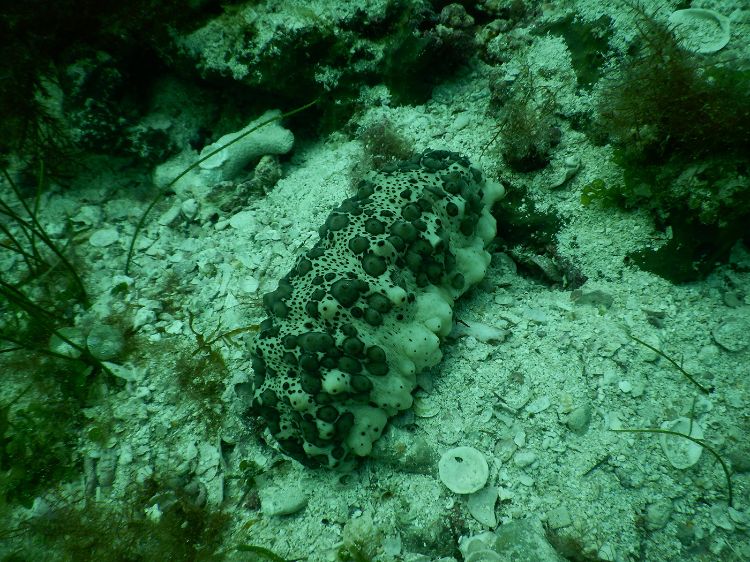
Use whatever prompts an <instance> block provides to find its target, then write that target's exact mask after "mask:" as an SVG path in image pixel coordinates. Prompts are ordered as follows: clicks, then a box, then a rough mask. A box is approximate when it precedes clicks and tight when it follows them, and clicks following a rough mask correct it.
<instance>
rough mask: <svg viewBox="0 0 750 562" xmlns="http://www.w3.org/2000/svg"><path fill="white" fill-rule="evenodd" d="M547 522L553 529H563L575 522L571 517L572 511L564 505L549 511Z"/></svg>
mask: <svg viewBox="0 0 750 562" xmlns="http://www.w3.org/2000/svg"><path fill="white" fill-rule="evenodd" d="M547 523H549V526H550V527H552V528H553V529H562V528H563V527H567V526H568V525H570V524H572V523H573V520H572V519H571V518H570V512H569V511H568V508H567V507H565V506H564V505H561V506H560V507H556V508H555V509H552V510H550V511H549V512H548V513H547Z"/></svg>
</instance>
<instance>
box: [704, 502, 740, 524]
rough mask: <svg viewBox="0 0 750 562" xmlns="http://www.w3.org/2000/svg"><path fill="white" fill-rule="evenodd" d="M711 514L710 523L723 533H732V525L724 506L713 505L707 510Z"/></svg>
mask: <svg viewBox="0 0 750 562" xmlns="http://www.w3.org/2000/svg"><path fill="white" fill-rule="evenodd" d="M709 513H710V514H711V522H712V523H713V524H714V525H716V526H717V527H719V528H720V529H724V530H725V531H734V523H732V520H731V519H730V518H729V511H727V507H726V506H724V505H718V504H717V505H713V506H711V509H710V510H709Z"/></svg>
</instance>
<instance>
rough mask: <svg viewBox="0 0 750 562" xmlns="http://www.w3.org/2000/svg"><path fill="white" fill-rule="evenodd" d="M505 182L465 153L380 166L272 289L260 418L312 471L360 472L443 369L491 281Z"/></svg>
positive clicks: (259, 345) (262, 334)
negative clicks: (424, 373) (359, 463)
mask: <svg viewBox="0 0 750 562" xmlns="http://www.w3.org/2000/svg"><path fill="white" fill-rule="evenodd" d="M503 194H504V190H503V188H502V186H501V185H500V184H499V183H496V182H492V181H487V180H485V179H484V178H483V176H482V173H481V172H480V171H479V170H478V169H476V168H474V167H472V166H471V164H470V163H469V161H468V160H467V159H466V158H465V157H463V156H461V155H459V154H456V153H453V152H448V151H442V150H427V151H425V152H424V153H422V154H421V155H419V156H416V157H414V158H413V159H411V160H408V161H404V162H400V163H398V164H394V165H393V166H391V167H389V168H386V169H382V170H379V171H374V172H371V173H370V174H369V175H368V176H367V177H366V178H365V179H364V180H362V181H361V182H360V184H359V186H358V189H357V194H356V195H355V196H354V197H351V198H349V199H347V200H345V201H344V202H343V203H341V205H339V206H338V207H337V208H336V209H334V210H333V212H331V214H330V215H329V216H328V218H327V219H326V221H325V224H323V225H322V226H321V227H320V229H319V233H320V240H319V241H318V242H317V243H316V244H315V245H314V246H313V247H312V248H311V249H310V250H309V251H308V252H307V253H306V254H304V255H302V256H300V257H299V259H298V260H297V262H296V264H295V265H294V267H293V268H292V270H291V271H290V272H289V273H288V274H287V275H286V276H285V277H283V278H282V279H281V280H280V281H279V284H278V288H277V289H276V290H275V291H273V292H271V293H268V294H266V295H265V296H264V299H263V302H264V306H265V309H266V311H267V313H268V315H269V317H268V318H267V319H266V320H265V321H264V322H263V323H262V324H261V327H260V331H259V333H258V336H257V338H256V340H255V342H254V343H253V346H252V351H251V359H252V366H253V371H254V372H253V376H252V381H253V385H252V387H253V389H252V396H253V399H252V405H251V413H252V414H254V415H257V416H260V417H262V418H263V420H264V421H265V423H266V425H267V427H268V429H269V430H270V432H271V434H272V435H273V436H274V437H275V439H276V440H277V441H278V443H279V445H280V447H281V448H282V449H283V450H284V451H285V452H286V453H287V454H288V455H289V456H291V457H293V458H295V459H297V460H298V461H300V462H301V463H303V464H304V465H306V466H309V467H320V466H327V467H338V468H344V469H346V468H350V467H351V466H352V465H353V464H354V461H355V460H356V459H357V458H360V457H364V456H366V455H368V454H369V453H370V451H371V450H372V445H373V443H374V442H375V441H376V440H377V439H378V438H379V437H380V435H381V434H382V432H383V430H384V429H385V426H386V424H387V421H388V418H389V417H392V416H394V415H396V414H397V413H398V412H399V411H402V410H405V409H407V408H410V407H411V405H412V395H411V393H412V391H413V390H414V388H415V386H416V377H417V373H419V372H420V371H421V370H423V369H426V368H429V367H432V366H434V365H436V364H437V363H438V362H439V361H440V359H441V357H442V354H441V351H440V343H441V339H442V338H443V337H445V336H446V335H447V334H448V333H449V332H450V330H451V324H452V320H453V313H452V310H453V306H454V303H455V301H456V299H457V298H458V297H460V296H461V295H462V294H464V293H465V292H466V291H467V290H468V289H469V288H470V287H471V286H472V285H475V284H476V283H477V282H479V281H480V280H481V279H482V278H483V277H484V275H485V272H486V270H487V266H488V265H489V261H490V255H489V253H488V252H487V251H486V250H485V247H486V246H487V244H488V243H489V242H490V241H491V240H492V239H493V238H494V236H495V220H494V218H493V217H492V216H491V214H490V209H491V207H492V204H493V203H494V202H495V201H497V200H498V199H500V198H501V197H502V196H503Z"/></svg>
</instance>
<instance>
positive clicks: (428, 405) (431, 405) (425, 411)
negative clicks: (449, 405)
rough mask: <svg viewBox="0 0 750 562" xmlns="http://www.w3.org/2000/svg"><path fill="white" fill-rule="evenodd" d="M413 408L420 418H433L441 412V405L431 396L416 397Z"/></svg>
mask: <svg viewBox="0 0 750 562" xmlns="http://www.w3.org/2000/svg"><path fill="white" fill-rule="evenodd" d="M413 409H414V415H416V416H417V417H418V418H432V417H435V416H437V415H438V414H439V413H440V405H439V404H438V403H437V402H436V401H435V400H433V399H431V398H429V397H422V398H420V397H417V398H415V399H414V404H413Z"/></svg>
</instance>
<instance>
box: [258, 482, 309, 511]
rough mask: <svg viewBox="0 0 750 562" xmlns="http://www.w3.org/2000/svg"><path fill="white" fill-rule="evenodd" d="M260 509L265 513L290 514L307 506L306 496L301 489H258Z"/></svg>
mask: <svg viewBox="0 0 750 562" xmlns="http://www.w3.org/2000/svg"><path fill="white" fill-rule="evenodd" d="M258 495H259V496H260V509H261V511H262V512H263V513H264V514H265V515H291V514H293V513H297V512H298V511H302V510H303V509H304V508H305V506H307V501H308V497H307V494H305V493H304V492H303V491H302V489H300V488H296V487H291V488H287V487H284V488H278V487H272V488H264V489H262V490H260V492H259V494H258Z"/></svg>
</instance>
